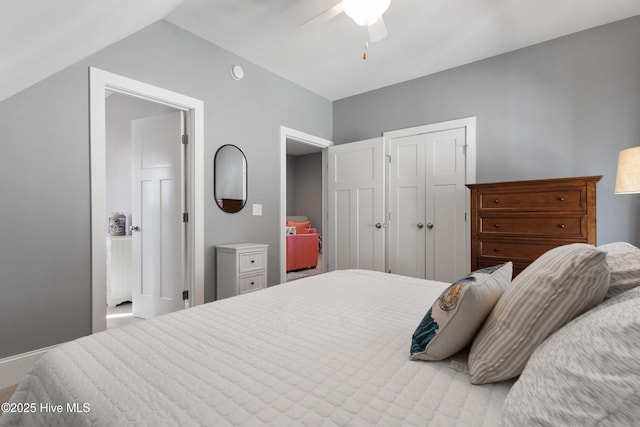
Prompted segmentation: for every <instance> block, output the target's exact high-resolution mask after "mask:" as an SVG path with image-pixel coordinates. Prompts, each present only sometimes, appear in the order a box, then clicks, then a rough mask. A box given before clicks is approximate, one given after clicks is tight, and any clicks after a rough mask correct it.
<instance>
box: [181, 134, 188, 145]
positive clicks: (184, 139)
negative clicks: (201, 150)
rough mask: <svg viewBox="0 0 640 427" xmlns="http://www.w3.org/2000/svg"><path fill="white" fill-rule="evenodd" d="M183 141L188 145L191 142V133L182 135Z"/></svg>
mask: <svg viewBox="0 0 640 427" xmlns="http://www.w3.org/2000/svg"><path fill="white" fill-rule="evenodd" d="M182 143H183V144H184V145H187V144H188V143H189V135H186V134H185V135H182Z"/></svg>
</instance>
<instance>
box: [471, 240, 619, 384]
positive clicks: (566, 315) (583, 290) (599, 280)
mask: <svg viewBox="0 0 640 427" xmlns="http://www.w3.org/2000/svg"><path fill="white" fill-rule="evenodd" d="M608 287H609V270H608V268H607V264H606V254H605V253H604V252H602V251H600V250H598V249H596V248H595V247H593V246H591V245H586V244H582V243H574V244H570V245H565V246H560V247H557V248H554V249H551V250H550V251H548V252H546V253H544V254H542V256H540V257H539V258H538V259H536V260H535V261H534V262H533V263H531V264H530V265H529V266H528V267H527V268H526V269H524V271H522V272H521V273H520V274H519V275H518V276H516V278H515V279H514V280H513V283H512V284H511V286H510V287H509V288H508V289H507V290H506V291H505V293H504V295H502V298H500V300H499V301H498V303H497V304H496V306H495V308H494V309H493V311H492V312H491V314H490V315H489V317H488V318H487V321H486V322H485V323H484V325H483V326H482V329H481V330H480V332H478V335H476V337H475V339H474V340H473V344H472V346H471V352H470V353H469V373H470V375H471V382H472V383H473V384H485V383H491V382H498V381H503V380H507V379H510V378H513V377H516V376H518V375H519V374H520V372H522V369H523V368H524V366H525V364H526V363H527V360H528V359H529V356H530V355H531V353H533V351H534V350H535V349H536V347H538V345H540V343H541V342H542V341H544V339H545V338H547V337H548V336H549V335H550V334H552V333H553V332H554V331H556V330H557V329H558V328H560V327H562V326H563V325H565V324H566V323H567V322H568V321H570V320H571V319H573V318H574V317H576V316H578V315H579V314H581V313H583V312H584V311H586V310H588V309H590V308H591V307H593V306H595V305H596V304H598V303H600V302H601V301H602V299H603V298H604V295H605V293H606V292H607V288H608Z"/></svg>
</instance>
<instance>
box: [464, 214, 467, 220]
mask: <svg viewBox="0 0 640 427" xmlns="http://www.w3.org/2000/svg"><path fill="white" fill-rule="evenodd" d="M464 222H467V213H466V212H465V213H464Z"/></svg>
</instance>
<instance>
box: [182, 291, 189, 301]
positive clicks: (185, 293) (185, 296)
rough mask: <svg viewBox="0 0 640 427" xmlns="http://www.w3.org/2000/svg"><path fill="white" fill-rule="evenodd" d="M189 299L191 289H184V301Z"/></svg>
mask: <svg viewBox="0 0 640 427" xmlns="http://www.w3.org/2000/svg"><path fill="white" fill-rule="evenodd" d="M188 299H189V291H182V301H187V300H188Z"/></svg>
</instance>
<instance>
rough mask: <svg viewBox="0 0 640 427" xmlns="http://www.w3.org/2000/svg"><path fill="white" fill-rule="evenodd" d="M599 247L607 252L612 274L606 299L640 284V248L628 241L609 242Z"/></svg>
mask: <svg viewBox="0 0 640 427" xmlns="http://www.w3.org/2000/svg"><path fill="white" fill-rule="evenodd" d="M598 249H600V250H601V251H604V252H606V253H607V264H609V271H610V274H611V278H610V283H609V290H608V291H607V295H606V296H605V297H604V298H605V299H609V298H611V297H613V296H616V295H618V294H619V293H622V292H624V291H628V290H629V289H633V288H635V287H636V286H640V249H638V248H637V247H635V246H633V245H632V244H630V243H626V242H616V243H607V244H606V245H601V246H598Z"/></svg>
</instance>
